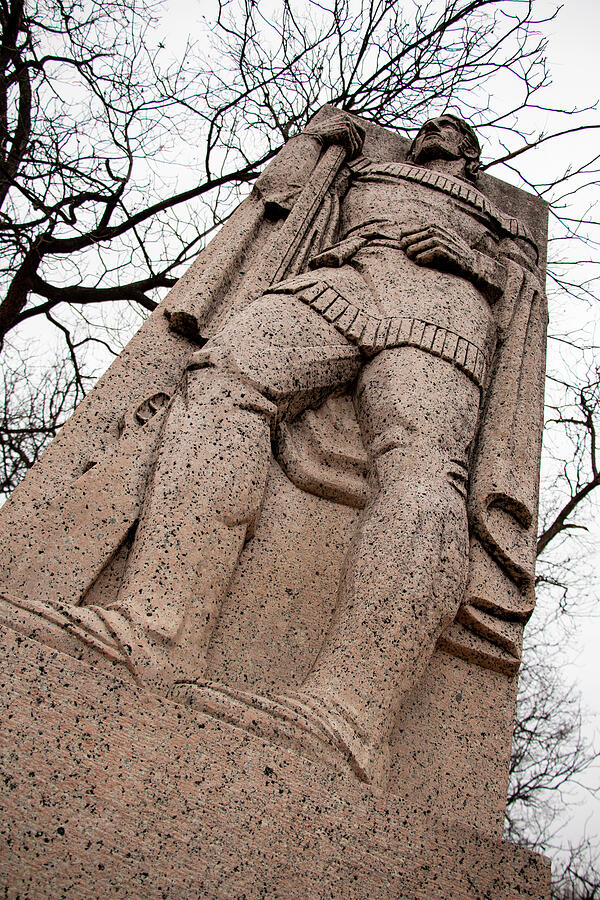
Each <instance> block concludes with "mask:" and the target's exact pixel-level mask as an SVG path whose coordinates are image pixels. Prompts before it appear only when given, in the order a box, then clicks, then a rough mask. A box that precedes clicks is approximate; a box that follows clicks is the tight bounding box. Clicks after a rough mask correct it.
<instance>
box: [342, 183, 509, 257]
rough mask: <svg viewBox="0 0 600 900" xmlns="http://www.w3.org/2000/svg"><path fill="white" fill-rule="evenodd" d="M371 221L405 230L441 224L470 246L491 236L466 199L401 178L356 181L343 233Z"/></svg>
mask: <svg viewBox="0 0 600 900" xmlns="http://www.w3.org/2000/svg"><path fill="white" fill-rule="evenodd" d="M371 221H372V222H389V223H395V224H398V225H400V226H402V230H404V229H405V228H406V229H413V228H415V229H416V228H425V227H427V226H428V225H438V226H440V227H443V228H446V229H448V230H449V231H452V232H454V233H455V234H457V235H458V236H459V237H461V238H462V239H463V240H464V241H466V243H467V244H469V246H471V247H473V246H475V245H477V244H479V243H480V241H481V240H482V239H483V238H484V236H486V235H492V232H491V227H490V223H489V222H486V220H485V217H484V216H482V215H481V214H480V213H479V212H478V211H477V210H476V209H475V208H473V207H472V206H470V205H469V204H468V203H467V202H466V201H465V200H463V199H461V198H460V197H454V196H452V195H451V194H448V193H446V192H444V191H440V190H436V189H435V188H433V187H431V186H429V185H427V184H419V183H414V182H410V181H408V180H406V179H402V178H392V177H385V178H380V179H378V178H366V179H363V178H360V179H356V180H355V181H353V183H352V184H351V186H350V189H349V190H348V193H347V194H346V196H345V198H344V202H343V207H342V230H343V233H344V234H347V233H348V232H349V231H351V230H353V229H354V228H358V227H360V226H362V225H365V224H366V223H368V222H371Z"/></svg>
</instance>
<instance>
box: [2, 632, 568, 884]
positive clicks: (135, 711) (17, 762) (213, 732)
mask: <svg viewBox="0 0 600 900" xmlns="http://www.w3.org/2000/svg"><path fill="white" fill-rule="evenodd" d="M1 636H2V655H1V676H0V685H1V692H2V700H1V704H2V710H1V713H0V715H1V718H2V729H1V733H2V738H1V774H2V780H3V783H4V789H3V791H2V804H3V807H2V812H1V816H0V821H1V824H0V840H1V844H2V848H1V851H0V873H1V874H0V878H1V882H2V885H3V887H5V896H7V897H9V898H17V897H21V898H23V897H27V898H30V900H35V898H46V897H56V898H58V897H70V898H91V897H94V898H103V897H110V898H120V897H131V898H134V897H135V898H137V897H141V896H143V897H144V898H148V900H150V898H152V900H153V898H189V897H210V898H234V897H235V898H258V897H269V898H275V897H280V898H298V900H300V898H302V900H304V898H316V897H323V898H325V897H327V898H344V900H351V898H387V897H394V898H399V900H400V898H405V900H417V898H419V900H484V898H485V900H492V898H493V900H513V898H525V897H526V898H535V900H542V898H546V897H547V896H548V894H549V870H550V867H549V863H548V861H547V860H545V859H544V858H542V857H540V856H536V855H535V854H532V853H530V852H528V851H526V850H523V849H521V848H518V847H515V846H513V845H511V844H509V843H506V842H503V841H501V840H498V839H497V838H496V837H494V836H493V835H490V834H486V833H484V832H482V831H473V830H470V828H469V824H470V823H469V822H468V821H462V822H452V821H443V820H442V819H441V818H440V817H439V814H438V815H436V810H435V809H431V810H427V808H426V805H427V803H426V798H425V800H424V804H423V808H421V809H416V808H413V807H411V806H410V805H407V804H406V803H405V802H403V801H401V800H399V799H398V798H395V797H394V796H391V797H390V796H388V797H378V796H375V795H374V794H373V793H372V792H371V791H370V789H369V788H367V787H366V786H364V785H362V784H361V783H360V782H358V781H356V780H355V779H354V778H353V777H352V776H351V775H350V774H349V775H348V777H345V776H344V775H341V774H339V773H337V772H334V771H333V770H332V769H330V768H329V767H326V766H321V765H319V764H318V763H314V762H311V761H309V760H306V759H303V758H302V757H300V756H298V755H297V754H295V753H293V752H291V751H288V750H285V749H282V748H280V747H277V746H274V745H272V744H269V743H267V742H265V741H264V740H261V739H260V738H257V737H255V736H253V735H250V734H247V733H245V732H243V731H241V730H239V729H236V728H234V727H231V726H229V725H226V724H223V723H221V722H218V721H215V720H213V719H210V718H208V717H207V716H203V715H201V714H199V713H196V712H194V711H192V710H190V709H187V708H185V707H182V706H179V705H178V704H176V703H172V702H169V701H165V700H162V699H160V698H159V697H157V696H154V695H152V694H150V693H146V692H142V691H138V690H136V689H135V688H132V687H131V686H129V685H127V684H124V683H122V682H120V681H119V680H117V679H111V678H110V677H106V676H103V675H100V674H98V673H96V672H95V671H94V670H92V669H91V668H89V667H88V666H86V665H85V664H83V663H81V662H78V661H77V660H74V659H72V658H70V657H67V656H63V655H61V654H59V653H56V652H54V651H52V650H50V649H48V648H47V647H44V646H42V645H40V644H38V643H36V642H35V641H32V640H29V639H27V638H23V637H22V636H20V635H18V634H16V633H14V632H12V631H10V630H9V629H2V631H1Z"/></svg>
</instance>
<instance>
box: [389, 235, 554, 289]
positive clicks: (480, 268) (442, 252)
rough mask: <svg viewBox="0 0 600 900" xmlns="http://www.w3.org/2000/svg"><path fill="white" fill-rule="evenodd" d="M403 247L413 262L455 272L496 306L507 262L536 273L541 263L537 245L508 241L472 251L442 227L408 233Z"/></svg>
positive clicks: (462, 241)
mask: <svg viewBox="0 0 600 900" xmlns="http://www.w3.org/2000/svg"><path fill="white" fill-rule="evenodd" d="M400 245H401V247H402V249H403V250H404V252H405V253H406V255H407V256H408V258H409V259H412V260H413V262H415V263H416V264H417V265H419V266H429V267H431V268H434V269H440V270H441V271H446V272H452V273H453V274H454V275H459V276H460V277H461V278H466V279H467V280H468V281H470V282H472V284H474V285H475V287H477V289H478V290H480V291H481V292H482V294H485V296H486V297H487V298H488V300H489V301H490V302H491V303H495V302H496V300H498V299H499V298H500V297H501V296H502V294H503V293H504V289H505V287H506V279H507V274H508V268H507V265H506V260H508V259H512V260H514V261H516V262H519V264H520V265H522V266H523V267H524V268H526V269H529V270H530V271H532V270H533V269H534V268H535V266H536V263H537V254H536V251H535V248H534V247H533V245H530V244H529V243H528V242H527V241H524V240H519V239H513V238H504V239H503V240H501V241H500V242H499V244H497V245H496V246H492V244H491V242H490V246H486V247H485V248H484V249H477V248H475V247H470V246H469V245H468V244H467V242H466V241H464V240H463V239H462V238H461V237H459V235H458V234H457V233H456V232H454V231H450V230H449V229H447V228H443V227H442V226H440V225H429V226H427V227H425V228H423V227H418V228H414V229H408V230H407V231H405V232H404V233H403V236H402V238H401V241H400Z"/></svg>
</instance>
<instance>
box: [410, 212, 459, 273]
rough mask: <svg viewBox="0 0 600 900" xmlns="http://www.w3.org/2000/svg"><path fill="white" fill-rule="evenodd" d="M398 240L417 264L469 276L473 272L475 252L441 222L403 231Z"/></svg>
mask: <svg viewBox="0 0 600 900" xmlns="http://www.w3.org/2000/svg"><path fill="white" fill-rule="evenodd" d="M399 244H400V247H401V248H402V249H403V250H404V252H405V253H406V255H407V256H408V258H409V259H412V260H413V262H415V263H416V264H417V265H418V266H429V267H430V268H432V269H441V270H442V271H446V272H448V271H450V272H456V273H457V274H460V275H466V276H467V277H468V276H469V275H471V273H472V272H473V268H474V263H475V252H474V251H473V250H471V248H470V247H469V245H468V244H467V243H466V242H465V241H463V240H462V238H459V237H458V236H457V235H456V234H454V233H453V232H451V231H448V230H447V229H446V228H443V227H442V226H441V225H428V226H426V227H425V228H423V227H418V228H412V229H409V230H408V231H403V233H402V237H401V238H400V241H399Z"/></svg>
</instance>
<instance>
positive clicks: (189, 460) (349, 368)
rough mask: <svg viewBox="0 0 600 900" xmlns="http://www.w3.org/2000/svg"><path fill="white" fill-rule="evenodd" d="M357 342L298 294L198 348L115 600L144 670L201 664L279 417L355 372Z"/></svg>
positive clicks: (260, 307)
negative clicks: (131, 628)
mask: <svg viewBox="0 0 600 900" xmlns="http://www.w3.org/2000/svg"><path fill="white" fill-rule="evenodd" d="M360 364H361V358H360V353H359V351H358V350H357V349H356V348H355V347H353V346H352V345H350V344H349V343H348V342H347V341H345V339H344V338H342V337H341V336H340V335H339V334H338V333H337V332H336V331H335V329H334V328H333V327H332V326H331V325H330V324H329V323H328V322H326V321H325V320H324V319H323V318H322V317H321V316H319V315H318V314H317V313H315V312H314V311H313V310H311V309H310V308H308V307H306V306H304V305H303V304H302V303H299V302H298V301H297V300H294V299H293V298H290V297H281V298H280V297H274V296H270V297H265V298H261V299H259V300H257V301H255V303H253V304H252V305H251V306H250V307H248V308H247V309H246V310H245V311H244V312H243V313H242V314H240V315H239V316H237V317H236V318H235V319H233V320H232V321H231V322H230V323H229V325H228V326H227V327H226V328H225V329H224V330H223V331H222V332H221V333H220V334H219V335H218V336H217V337H216V339H214V340H213V341H211V342H209V344H208V345H207V346H206V347H205V349H204V350H202V351H199V352H198V353H196V354H195V357H194V359H193V361H192V363H191V366H190V368H189V369H188V371H187V373H186V378H185V380H184V384H183V387H182V390H181V391H180V393H179V394H178V396H177V397H176V398H175V400H174V403H173V407H172V409H171V411H170V414H169V416H168V419H167V421H166V424H165V428H164V432H163V435H162V439H161V444H160V451H159V454H158V458H157V460H156V464H155V467H154V471H153V475H152V478H151V481H150V484H149V486H148V489H147V491H146V499H145V502H144V506H143V509H142V514H141V517H140V521H139V525H138V529H137V533H136V537H135V541H134V545H133V548H132V551H131V554H130V557H129V561H128V565H127V569H126V572H125V576H124V580H123V583H122V585H121V589H120V591H119V596H118V598H117V601H116V602H115V603H114V604H112V605H111V608H110V610H111V612H112V613H113V614H114V613H117V614H119V615H121V616H123V617H124V618H125V619H126V620H127V622H128V623H132V625H133V626H134V630H135V633H136V635H138V636H139V640H140V642H141V646H140V647H139V648H136V647H135V646H134V647H133V648H132V656H133V659H134V663H135V665H136V668H137V669H138V671H139V673H140V676H141V678H142V680H144V681H147V682H150V683H154V684H158V685H160V684H161V683H163V682H164V683H167V684H168V683H172V682H173V681H175V680H178V679H181V678H185V677H190V676H195V677H200V676H202V674H203V673H204V668H205V659H206V651H207V647H208V642H209V640H210V637H211V634H212V630H213V628H214V624H215V621H216V618H217V616H218V613H219V609H220V605H221V602H222V600H223V598H224V596H225V595H226V593H227V590H228V587H229V584H230V581H231V578H232V575H233V572H234V570H235V566H236V563H237V560H238V558H239V554H240V552H241V549H242V547H243V545H244V541H245V540H246V539H247V537H248V536H249V534H251V532H252V529H253V527H254V523H255V521H256V519H257V516H258V514H259V511H260V506H261V503H262V499H263V494H264V489H265V486H266V481H267V473H268V466H269V460H270V449H271V433H272V430H273V428H274V427H275V425H276V422H277V420H279V419H281V418H283V417H284V416H288V415H294V414H297V413H298V412H300V411H301V410H302V409H304V408H306V407H307V406H309V405H311V404H316V403H318V402H319V401H320V399H322V398H323V397H324V396H326V395H327V394H328V393H330V392H331V390H332V389H335V388H339V387H340V386H341V385H344V384H350V383H352V382H353V381H354V379H355V378H356V375H357V373H358V371H359V368H360Z"/></svg>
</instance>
